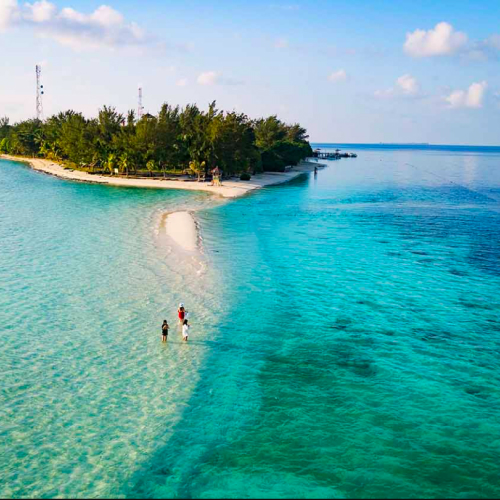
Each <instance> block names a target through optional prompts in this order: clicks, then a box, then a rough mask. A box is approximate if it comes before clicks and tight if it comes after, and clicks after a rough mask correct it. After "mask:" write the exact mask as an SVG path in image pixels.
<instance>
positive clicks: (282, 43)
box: [274, 38, 290, 49]
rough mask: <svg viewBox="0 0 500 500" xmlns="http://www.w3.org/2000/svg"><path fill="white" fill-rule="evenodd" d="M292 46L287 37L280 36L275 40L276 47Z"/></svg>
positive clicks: (285, 47)
mask: <svg viewBox="0 0 500 500" xmlns="http://www.w3.org/2000/svg"><path fill="white" fill-rule="evenodd" d="M289 46H290V44H289V43H288V40H287V39H286V38H278V39H277V40H276V41H275V42H274V48H276V49H287V48H288V47H289Z"/></svg>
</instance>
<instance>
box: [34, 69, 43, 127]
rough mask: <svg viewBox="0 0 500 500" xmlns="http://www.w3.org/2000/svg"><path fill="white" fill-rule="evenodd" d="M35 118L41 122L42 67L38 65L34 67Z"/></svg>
mask: <svg viewBox="0 0 500 500" xmlns="http://www.w3.org/2000/svg"><path fill="white" fill-rule="evenodd" d="M35 70H36V118H37V120H43V102H42V96H43V85H42V82H41V78H42V67H41V66H39V65H38V64H37V65H36V68H35Z"/></svg>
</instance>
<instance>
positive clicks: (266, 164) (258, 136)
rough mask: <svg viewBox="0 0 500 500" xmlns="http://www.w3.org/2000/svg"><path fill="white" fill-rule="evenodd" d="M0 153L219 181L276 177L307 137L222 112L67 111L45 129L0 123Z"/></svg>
mask: <svg viewBox="0 0 500 500" xmlns="http://www.w3.org/2000/svg"><path fill="white" fill-rule="evenodd" d="M0 152H1V153H10V154H15V155H21V156H37V157H41V158H47V159H51V160H54V161H60V162H63V163H67V164H69V165H71V166H72V167H73V168H83V169H87V170H90V171H99V172H102V173H109V174H113V173H114V171H115V169H118V171H119V172H120V173H126V174H129V173H130V172H134V173H137V172H138V171H144V170H147V171H148V172H149V174H150V175H153V173H154V172H155V171H163V172H166V171H167V170H168V171H171V170H176V169H180V170H181V171H184V170H187V169H190V170H192V171H193V172H196V173H198V174H199V175H202V174H203V173H207V172H208V170H210V169H212V168H214V167H215V166H218V167H219V168H220V169H222V170H223V171H224V173H225V174H228V175H235V174H238V175H239V174H241V173H244V172H245V173H257V172H261V171H263V170H265V171H283V170H284V169H285V167H286V166H287V165H296V164H297V163H299V162H300V161H301V160H303V159H305V158H307V157H308V156H311V155H312V150H311V147H310V145H309V142H308V135H307V131H306V130H305V129H304V128H303V127H301V126H300V125H299V124H292V125H287V124H285V123H284V122H282V121H281V120H279V119H278V118H277V117H276V116H270V117H269V118H262V119H259V120H251V119H250V118H249V117H248V116H247V115H245V114H243V113H237V112H236V111H232V112H224V111H221V110H219V109H217V105H216V103H215V101H214V102H212V103H211V104H210V105H209V107H208V110H207V111H202V110H200V109H199V108H198V106H196V105H194V104H190V105H187V106H186V107H185V108H180V107H179V106H172V105H170V104H167V103H165V104H164V105H163V106H162V107H161V109H160V111H159V112H158V114H157V115H155V116H153V115H150V114H146V115H144V116H143V117H142V118H141V119H139V120H138V119H137V118H136V116H135V113H134V112H133V111H129V112H128V113H127V115H126V116H125V115H123V114H121V113H119V112H118V111H117V110H116V108H114V107H111V106H104V107H103V108H102V109H100V110H99V113H98V116H97V117H95V118H86V117H85V116H84V115H83V114H81V113H78V112H75V111H72V110H68V111H65V112H63V113H59V114H57V115H54V116H52V117H50V118H49V119H48V120H46V121H45V122H42V121H40V120H35V119H30V120H25V121H21V122H18V123H15V124H14V125H11V124H10V121H9V119H8V118H7V117H5V118H0Z"/></svg>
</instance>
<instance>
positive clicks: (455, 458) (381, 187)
mask: <svg viewBox="0 0 500 500" xmlns="http://www.w3.org/2000/svg"><path fill="white" fill-rule="evenodd" d="M350 150H353V151H354V150H355V149H354V148H352V147H351V148H350ZM357 152H358V155H359V156H358V158H357V159H346V160H341V161H335V162H329V166H328V168H327V169H325V170H322V171H320V172H319V173H318V175H317V177H314V176H313V175H312V174H311V175H305V176H303V177H301V178H299V179H297V180H296V181H293V182H291V183H288V184H286V185H282V186H276V187H270V188H267V189H263V190H260V191H258V192H256V193H253V194H251V195H249V196H246V197H244V198H241V199H238V200H235V201H232V202H230V203H218V204H217V206H215V207H212V203H213V201H211V199H210V198H209V197H208V196H206V195H195V194H193V193H183V192H176V191H170V192H168V191H167V192H166V191H153V190H151V191H149V190H148V191H145V190H134V189H118V188H110V187H106V186H86V185H82V184H76V183H69V182H62V181H60V180H58V179H52V178H49V177H47V176H44V175H42V174H38V173H35V172H32V171H30V170H29V169H26V168H24V167H19V166H17V165H14V164H12V163H9V162H0V181H1V182H0V241H2V243H1V252H0V282H1V283H2V284H4V285H6V286H2V289H1V290H0V325H1V332H2V333H1V335H2V340H3V342H2V344H1V346H0V361H1V363H2V366H4V367H5V370H3V383H2V385H1V388H0V391H1V392H0V407H1V408H2V410H3V412H4V415H5V417H4V418H2V422H3V423H4V424H5V425H2V426H1V427H0V432H1V434H2V439H1V440H0V464H1V465H2V467H1V468H0V493H1V494H2V495H7V496H35V495H39V496H40V495H41V496H73V495H76V496H84V495H85V496H101V497H102V496H114V497H135V496H137V495H141V496H145V497H162V496H164V497H196V498H201V497H203V498H211V497H212V498H213V497H217V496H220V495H222V496H224V497H266V496H271V497H283V498H286V497H293V496H303V497H304V496H305V497H310V498H327V497H343V498H353V497H362V498H374V497H393V498H396V497H400V496H403V497H422V496H424V497H444V496H451V497H484V498H486V497H495V496H498V495H500V479H499V477H500V475H499V474H500V466H499V465H498V459H497V458H498V454H499V452H500V424H499V422H500V405H499V404H498V399H499V395H500V375H499V373H500V371H499V368H500V361H499V359H500V358H499V353H500V321H499V319H498V318H499V312H500V293H499V292H500V151H495V150H494V151H490V150H488V151H487V152H482V151H476V150H470V151H463V150H460V151H456V150H453V149H449V150H437V151H432V150H430V151H429V150H407V149H403V150H400V149H395V150H387V149H377V148H373V149H372V148H362V149H359V150H358V151H357ZM177 206H181V207H182V208H184V207H187V208H191V209H198V208H199V209H200V211H198V212H197V213H196V217H197V219H198V220H199V223H200V227H201V234H202V238H203V240H202V241H203V243H202V245H203V251H204V255H203V256H202V257H200V258H196V259H194V258H192V256H187V255H181V254H179V253H177V252H176V250H175V247H174V248H171V246H170V242H168V241H165V240H163V239H162V238H159V237H157V236H156V235H155V230H156V229H157V227H158V221H159V218H160V215H161V213H162V212H163V211H168V210H172V209H173V207H177ZM110 221H111V222H110ZM180 300H182V301H184V302H186V303H187V305H188V306H189V305H192V306H193V307H192V312H193V316H192V321H193V325H194V326H193V332H192V339H191V341H190V342H191V343H190V344H189V345H188V346H186V345H183V344H181V343H180V342H179V339H178V337H176V335H173V336H172V338H171V339H170V340H169V342H170V343H169V345H168V346H162V345H161V344H160V342H159V324H160V323H161V319H163V316H165V315H166V316H167V318H168V319H171V321H172V322H173V320H174V314H173V311H174V312H175V306H176V304H177V302H179V301H180Z"/></svg>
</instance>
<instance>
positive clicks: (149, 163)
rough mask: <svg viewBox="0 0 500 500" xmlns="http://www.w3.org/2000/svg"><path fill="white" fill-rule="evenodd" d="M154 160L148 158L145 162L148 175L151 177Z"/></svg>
mask: <svg viewBox="0 0 500 500" xmlns="http://www.w3.org/2000/svg"><path fill="white" fill-rule="evenodd" d="M155 166H156V165H155V162H154V160H149V161H148V162H147V163H146V168H147V169H148V172H149V175H150V176H151V177H153V171H154V169H155Z"/></svg>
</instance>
